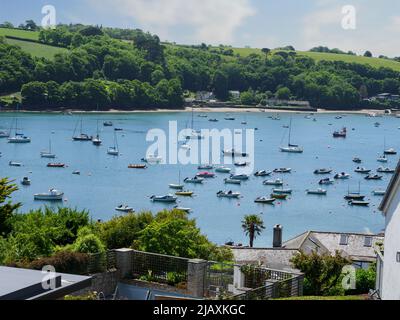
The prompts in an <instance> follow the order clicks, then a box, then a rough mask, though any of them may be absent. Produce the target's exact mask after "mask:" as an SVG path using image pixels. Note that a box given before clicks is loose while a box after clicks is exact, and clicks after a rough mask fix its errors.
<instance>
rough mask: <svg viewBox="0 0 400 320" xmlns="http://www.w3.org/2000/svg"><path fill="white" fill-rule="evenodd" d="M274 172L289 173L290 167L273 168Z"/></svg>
mask: <svg viewBox="0 0 400 320" xmlns="http://www.w3.org/2000/svg"><path fill="white" fill-rule="evenodd" d="M274 172H275V173H291V172H292V169H291V168H278V169H275V170H274Z"/></svg>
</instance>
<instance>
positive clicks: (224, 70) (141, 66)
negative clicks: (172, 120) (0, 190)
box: [0, 25, 400, 109]
mask: <svg viewBox="0 0 400 320" xmlns="http://www.w3.org/2000/svg"><path fill="white" fill-rule="evenodd" d="M39 41H40V42H43V43H46V44H51V45H57V46H63V47H66V48H68V49H69V50H68V51H67V52H65V53H59V54H57V55H56V56H55V58H54V59H53V60H47V59H44V58H35V57H32V56H31V55H29V54H27V53H25V52H23V51H22V50H21V49H20V48H18V47H16V46H12V45H9V44H7V43H5V41H1V40H0V79H1V80H0V95H5V94H8V93H12V92H16V91H22V97H23V106H24V108H26V109H29V108H60V107H70V108H95V107H96V108H97V107H101V108H107V107H109V108H111V107H120V108H124V109H135V108H172V107H174V108H176V107H181V106H182V105H183V95H184V93H186V94H188V95H189V94H190V93H191V92H196V91H214V93H215V94H216V96H217V98H218V99H220V100H222V101H227V100H230V98H231V97H230V94H229V91H232V90H237V91H240V92H242V97H243V99H242V100H243V101H242V102H246V104H247V103H251V104H258V103H260V102H262V101H263V100H264V99H265V98H268V97H278V98H285V99H286V98H287V99H296V100H308V101H310V103H311V105H312V106H314V107H321V108H335V109H336V108H340V109H352V108H359V107H371V108H373V107H378V108H384V107H386V105H382V104H381V103H380V102H371V101H364V99H365V98H368V97H371V96H374V95H376V94H378V93H382V92H388V93H392V94H399V88H400V80H399V79H400V73H399V72H397V71H394V70H392V69H388V68H374V67H372V66H369V65H364V64H357V63H346V62H341V61H320V62H316V61H315V60H313V59H311V58H309V57H305V56H302V55H300V54H297V53H296V52H295V51H287V50H281V51H271V50H269V49H268V50H267V48H265V49H266V50H263V53H262V54H261V53H260V54H251V55H249V56H247V57H241V56H239V55H235V54H234V53H233V50H229V52H226V51H228V50H226V49H224V50H222V48H217V49H213V48H211V47H210V46H207V45H205V44H203V45H201V46H177V45H171V44H166V43H161V41H160V39H159V38H158V37H157V36H155V35H151V34H149V33H145V32H143V31H141V30H138V29H136V30H124V29H115V28H102V27H98V26H83V25H63V26H59V27H57V28H56V29H46V30H40V34H39ZM288 48H289V47H288ZM97 99H98V101H96V100H97Z"/></svg>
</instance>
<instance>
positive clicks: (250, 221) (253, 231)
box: [242, 215, 265, 248]
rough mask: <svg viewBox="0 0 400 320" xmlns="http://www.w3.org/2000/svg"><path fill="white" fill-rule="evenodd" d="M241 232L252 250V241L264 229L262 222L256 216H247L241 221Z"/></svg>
mask: <svg viewBox="0 0 400 320" xmlns="http://www.w3.org/2000/svg"><path fill="white" fill-rule="evenodd" d="M242 228H243V231H244V232H245V233H246V236H248V237H249V238H250V248H253V244H254V239H255V238H256V237H257V236H259V235H260V234H261V233H262V231H263V230H264V229H265V226H264V221H263V220H262V219H261V218H260V217H259V216H257V215H248V216H245V217H244V220H243V221H242Z"/></svg>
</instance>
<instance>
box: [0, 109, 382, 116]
mask: <svg viewBox="0 0 400 320" xmlns="http://www.w3.org/2000/svg"><path fill="white" fill-rule="evenodd" d="M193 110H194V112H197V113H268V114H277V113H278V114H279V113H297V114H359V115H360V114H361V115H369V114H377V115H384V114H385V111H384V110H369V109H362V110H327V109H317V111H315V110H310V111H305V110H287V109H285V110H282V109H260V108H257V107H249V108H245V107H242V108H232V107H221V108H212V107H200V108H193ZM15 112H16V111H11V110H2V111H0V114H1V113H15ZM18 112H21V113H26V114H29V113H31V114H72V115H73V114H139V113H187V112H192V108H189V107H187V108H185V109H168V110H166V109H154V110H132V111H128V110H117V109H110V110H107V111H84V110H74V109H66V110H64V111H54V110H40V111H33V110H19V111H18Z"/></svg>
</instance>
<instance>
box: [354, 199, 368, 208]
mask: <svg viewBox="0 0 400 320" xmlns="http://www.w3.org/2000/svg"><path fill="white" fill-rule="evenodd" d="M349 205H351V206H357V207H368V206H369V202H368V201H358V200H350V201H349Z"/></svg>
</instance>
